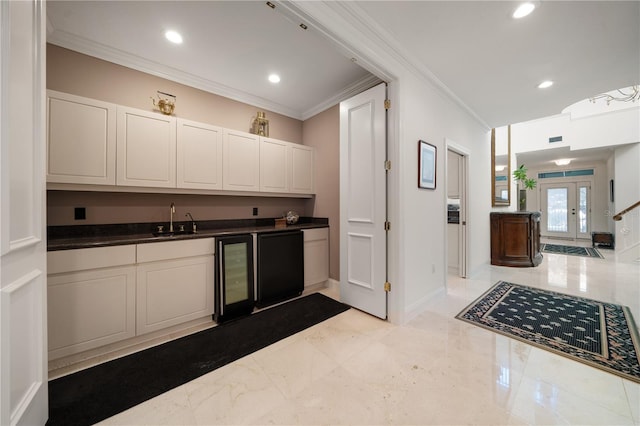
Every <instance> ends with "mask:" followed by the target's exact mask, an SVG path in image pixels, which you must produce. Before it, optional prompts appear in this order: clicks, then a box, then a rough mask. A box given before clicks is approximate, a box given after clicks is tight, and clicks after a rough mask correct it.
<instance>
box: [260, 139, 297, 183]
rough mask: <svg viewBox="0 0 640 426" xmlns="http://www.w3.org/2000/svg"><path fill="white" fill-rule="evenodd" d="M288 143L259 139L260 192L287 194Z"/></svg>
mask: <svg viewBox="0 0 640 426" xmlns="http://www.w3.org/2000/svg"><path fill="white" fill-rule="evenodd" d="M290 145H291V144H290V143H288V142H284V141H279V140H277V139H269V138H260V191H262V192H289V167H290V166H289V163H290V161H289V155H290V151H289V147H290Z"/></svg>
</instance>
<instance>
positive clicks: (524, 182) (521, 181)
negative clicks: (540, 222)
mask: <svg viewBox="0 0 640 426" xmlns="http://www.w3.org/2000/svg"><path fill="white" fill-rule="evenodd" d="M513 179H514V180H515V181H516V182H517V183H518V210H520V211H525V210H526V209H527V189H534V188H535V187H536V184H537V183H538V182H537V181H536V180H535V179H534V178H530V177H527V168H526V167H525V166H524V164H520V167H518V168H517V169H515V170H514V171H513Z"/></svg>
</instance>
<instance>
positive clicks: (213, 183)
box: [176, 119, 222, 189]
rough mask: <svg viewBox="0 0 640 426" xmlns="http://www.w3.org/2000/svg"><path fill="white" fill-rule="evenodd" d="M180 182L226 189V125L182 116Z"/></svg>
mask: <svg viewBox="0 0 640 426" xmlns="http://www.w3.org/2000/svg"><path fill="white" fill-rule="evenodd" d="M177 125H178V134H177V140H176V143H177V164H176V171H177V186H178V188H193V189H222V128H221V127H216V126H211V125H208V124H203V123H196V122H193V121H187V120H182V119H178V120H177Z"/></svg>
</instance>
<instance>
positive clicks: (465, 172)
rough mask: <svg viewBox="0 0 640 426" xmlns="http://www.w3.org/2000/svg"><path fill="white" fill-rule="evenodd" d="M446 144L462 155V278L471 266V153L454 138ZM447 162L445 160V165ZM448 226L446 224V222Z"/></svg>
mask: <svg viewBox="0 0 640 426" xmlns="http://www.w3.org/2000/svg"><path fill="white" fill-rule="evenodd" d="M445 146H446V147H447V152H448V151H451V152H455V153H456V154H458V155H460V156H461V161H460V174H459V185H460V232H459V233H458V275H459V276H460V277H461V278H466V277H467V268H468V266H469V256H468V253H469V249H468V246H469V229H468V228H469V222H468V221H467V210H468V207H469V197H468V188H469V159H470V158H469V157H470V156H471V153H470V152H469V151H468V150H467V149H466V148H464V147H463V146H461V145H460V144H457V143H456V142H454V141H453V140H451V139H449V138H445ZM446 164H447V162H446V161H445V167H447V166H446ZM447 173H448V171H447V170H445V176H447ZM447 193H448V191H447V188H445V190H444V198H445V200H444V204H445V205H447ZM445 227H446V224H445ZM448 243H449V242H448V239H447V238H445V241H444V244H445V248H444V252H445V253H448V247H447V245H448ZM447 265H448V259H447V257H446V256H445V263H444V270H445V271H446V270H447V268H448V266H447Z"/></svg>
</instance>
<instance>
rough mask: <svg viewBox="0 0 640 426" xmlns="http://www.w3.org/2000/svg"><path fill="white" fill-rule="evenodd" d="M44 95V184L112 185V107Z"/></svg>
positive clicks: (50, 92) (74, 97)
mask: <svg viewBox="0 0 640 426" xmlns="http://www.w3.org/2000/svg"><path fill="white" fill-rule="evenodd" d="M47 95H48V96H47V182H57V183H82V184H93V185H114V184H115V183H116V105H114V104H110V103H107V102H101V101H96V100H94V99H88V98H83V97H80V96H74V95H69V94H66V93H60V92H55V91H52V90H49V91H47Z"/></svg>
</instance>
